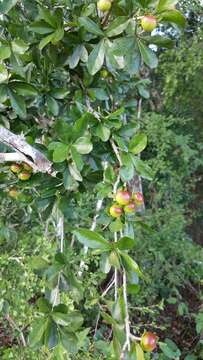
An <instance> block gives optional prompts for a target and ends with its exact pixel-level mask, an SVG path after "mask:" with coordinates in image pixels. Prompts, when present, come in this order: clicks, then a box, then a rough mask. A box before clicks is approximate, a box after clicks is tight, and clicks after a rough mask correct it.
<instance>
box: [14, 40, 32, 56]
mask: <svg viewBox="0 0 203 360" xmlns="http://www.w3.org/2000/svg"><path fill="white" fill-rule="evenodd" d="M11 47H12V50H13V52H14V53H15V54H20V55H22V54H24V53H25V52H26V51H27V50H28V49H29V45H28V44H26V43H25V42H24V41H23V40H22V39H15V40H13V41H12V42H11Z"/></svg>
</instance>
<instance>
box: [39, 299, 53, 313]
mask: <svg viewBox="0 0 203 360" xmlns="http://www.w3.org/2000/svg"><path fill="white" fill-rule="evenodd" d="M37 307H38V310H39V312H41V313H44V314H48V313H50V312H51V309H52V307H51V305H50V303H49V302H48V300H47V299H44V298H40V299H38V300H37Z"/></svg>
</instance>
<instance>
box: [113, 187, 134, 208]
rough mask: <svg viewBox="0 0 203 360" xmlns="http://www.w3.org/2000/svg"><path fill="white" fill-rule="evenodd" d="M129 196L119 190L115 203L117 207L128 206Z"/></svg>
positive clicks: (127, 193)
mask: <svg viewBox="0 0 203 360" xmlns="http://www.w3.org/2000/svg"><path fill="white" fill-rule="evenodd" d="M130 198H131V196H130V194H129V192H128V191H125V190H119V191H117V193H116V201H117V203H118V204H119V205H128V204H129V202H130Z"/></svg>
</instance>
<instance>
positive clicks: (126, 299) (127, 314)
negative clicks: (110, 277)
mask: <svg viewBox="0 0 203 360" xmlns="http://www.w3.org/2000/svg"><path fill="white" fill-rule="evenodd" d="M123 300H124V304H125V330H126V343H127V348H128V351H130V320H129V312H128V298H127V278H126V271H125V269H123Z"/></svg>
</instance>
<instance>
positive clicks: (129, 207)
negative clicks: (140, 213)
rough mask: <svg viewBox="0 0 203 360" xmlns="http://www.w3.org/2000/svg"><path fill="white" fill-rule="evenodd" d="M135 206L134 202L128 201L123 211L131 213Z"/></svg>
mask: <svg viewBox="0 0 203 360" xmlns="http://www.w3.org/2000/svg"><path fill="white" fill-rule="evenodd" d="M135 208H136V206H135V204H134V203H130V204H128V205H126V206H125V207H124V211H125V213H132V212H134V211H135Z"/></svg>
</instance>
